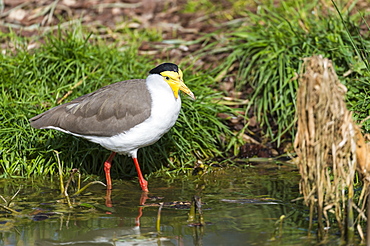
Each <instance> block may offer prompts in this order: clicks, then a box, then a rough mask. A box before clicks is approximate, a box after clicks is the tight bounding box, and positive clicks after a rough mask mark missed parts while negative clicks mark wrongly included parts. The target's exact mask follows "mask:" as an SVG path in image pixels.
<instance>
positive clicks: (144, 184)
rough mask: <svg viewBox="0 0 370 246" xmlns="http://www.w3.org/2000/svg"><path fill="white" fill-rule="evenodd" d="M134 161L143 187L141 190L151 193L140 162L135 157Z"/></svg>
mask: <svg viewBox="0 0 370 246" xmlns="http://www.w3.org/2000/svg"><path fill="white" fill-rule="evenodd" d="M132 160H133V161H134V164H135V168H136V172H137V176H138V178H139V183H140V186H141V189H142V190H143V191H145V192H149V190H148V181H146V180H145V179H144V177H143V174H142V173H141V169H140V165H139V162H138V161H137V158H135V157H133V158H132Z"/></svg>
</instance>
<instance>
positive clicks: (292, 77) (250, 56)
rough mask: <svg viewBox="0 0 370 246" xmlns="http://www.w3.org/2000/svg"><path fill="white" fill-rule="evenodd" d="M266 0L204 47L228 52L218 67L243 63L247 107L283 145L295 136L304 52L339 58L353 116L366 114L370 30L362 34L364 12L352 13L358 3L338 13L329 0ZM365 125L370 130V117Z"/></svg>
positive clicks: (369, 107) (241, 86) (240, 83)
mask: <svg viewBox="0 0 370 246" xmlns="http://www.w3.org/2000/svg"><path fill="white" fill-rule="evenodd" d="M262 2H264V4H261V5H260V7H259V8H258V9H257V12H256V13H252V12H245V13H244V16H245V17H244V18H242V19H239V20H238V21H232V22H230V23H229V25H228V26H227V27H228V29H229V31H228V33H227V34H224V35H222V36H221V37H222V38H220V39H218V40H217V41H216V42H213V43H210V44H208V45H207V46H206V48H205V50H203V52H205V53H206V54H207V55H209V53H229V55H228V57H227V58H226V61H225V62H224V63H222V64H221V65H220V66H219V67H218V69H217V70H216V71H215V72H217V73H219V74H220V75H222V74H225V71H228V69H229V68H230V67H232V66H233V65H235V64H238V70H237V73H238V77H237V82H236V89H237V90H238V91H242V92H243V91H244V90H246V88H248V87H252V88H253V92H252V93H251V94H250V95H247V96H248V98H249V99H250V100H251V102H250V104H249V105H248V107H246V108H244V110H245V111H248V110H249V109H252V110H253V112H254V114H255V115H256V116H257V119H258V121H259V123H260V124H261V126H262V127H263V128H264V129H265V134H266V136H267V137H268V138H269V139H271V140H272V141H275V142H276V143H277V144H278V145H279V144H280V143H281V141H284V140H288V141H289V139H290V140H291V139H293V137H294V135H295V106H296V105H295V102H296V90H297V87H298V82H297V75H298V73H299V71H300V67H301V65H302V62H303V60H302V58H304V57H309V56H312V55H319V54H320V55H323V56H324V57H327V58H329V59H331V60H332V61H333V62H334V65H335V69H336V72H337V74H338V76H339V78H340V80H341V81H342V83H344V84H345V85H346V86H347V88H348V94H347V102H348V107H349V109H350V110H352V111H353V112H354V118H355V119H356V120H359V121H360V120H362V119H364V118H365V117H367V116H368V115H369V114H370V103H369V101H370V97H369V94H368V88H369V85H370V83H369V78H370V73H369V66H368V62H369V47H370V36H369V34H368V33H369V32H364V33H363V34H362V35H360V32H359V26H360V24H361V23H362V22H363V21H364V20H363V19H362V18H361V15H360V14H357V15H349V14H347V13H348V12H349V11H350V10H351V7H353V5H351V6H350V7H349V8H348V9H346V10H345V11H344V10H342V12H341V13H338V12H336V10H335V7H334V5H333V4H332V3H331V2H330V1H328V2H327V3H326V4H327V5H328V6H329V7H330V8H328V7H327V6H323V5H322V1H313V2H311V3H308V2H307V1H303V0H300V1H280V3H279V5H278V6H275V5H273V4H272V3H270V2H269V1H262ZM338 9H341V8H338ZM368 30H370V29H369V28H368ZM212 35H213V37H215V36H216V35H214V34H212ZM363 128H364V130H366V131H367V132H370V121H367V122H365V123H364V126H363Z"/></svg>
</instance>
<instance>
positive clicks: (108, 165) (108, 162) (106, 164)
mask: <svg viewBox="0 0 370 246" xmlns="http://www.w3.org/2000/svg"><path fill="white" fill-rule="evenodd" d="M115 155H116V152H112V153H111V154H110V156H109V157H108V159H107V160H106V161H105V162H104V172H105V180H106V182H107V189H108V190H111V189H112V180H111V178H110V168H111V166H112V161H113V158H114V156H115Z"/></svg>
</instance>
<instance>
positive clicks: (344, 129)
mask: <svg viewBox="0 0 370 246" xmlns="http://www.w3.org/2000/svg"><path fill="white" fill-rule="evenodd" d="M303 69H304V73H301V76H300V78H299V89H298V93H297V117H298V131H297V135H296V139H295V143H294V147H295V151H296V153H297V155H298V167H299V171H300V174H301V181H300V190H301V193H303V196H304V201H305V203H306V205H308V206H310V211H311V220H310V221H311V223H312V216H313V212H317V218H318V226H319V228H318V229H319V230H318V231H319V235H320V233H321V235H323V234H324V228H325V226H326V227H328V228H329V226H330V224H329V218H328V212H329V211H330V212H334V214H335V217H336V220H337V222H338V226H339V227H340V230H341V232H342V235H347V237H351V235H352V236H353V231H354V229H353V212H352V205H351V204H352V198H353V182H354V176H355V171H356V163H357V159H356V138H355V136H356V129H357V128H356V126H355V124H354V123H353V121H352V118H351V115H352V114H351V112H350V111H348V110H347V108H346V105H345V100H344V97H345V93H346V87H345V86H344V85H342V84H341V83H340V82H339V80H338V77H337V75H336V73H335V71H334V68H333V64H332V63H331V61H329V60H328V59H325V58H323V57H322V56H313V57H309V58H305V59H304V66H303ZM302 72H303V71H302ZM323 219H325V222H326V224H325V226H324V220H323Z"/></svg>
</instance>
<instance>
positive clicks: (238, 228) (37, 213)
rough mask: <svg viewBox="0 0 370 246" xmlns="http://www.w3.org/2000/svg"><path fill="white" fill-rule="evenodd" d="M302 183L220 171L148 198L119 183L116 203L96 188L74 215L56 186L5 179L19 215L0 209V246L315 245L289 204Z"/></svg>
mask: <svg viewBox="0 0 370 246" xmlns="http://www.w3.org/2000/svg"><path fill="white" fill-rule="evenodd" d="M298 182H299V175H298V173H297V171H296V170H294V169H292V168H291V167H289V166H285V165H279V166H278V165H277V164H274V163H270V164H258V165H256V166H254V167H248V168H244V169H243V168H227V169H222V168H220V169H216V170H213V171H212V172H209V173H206V174H204V175H203V176H202V177H192V178H191V179H181V178H177V179H175V180H168V179H167V180H161V179H155V178H151V179H149V189H150V193H149V194H147V195H146V194H142V193H141V191H140V187H139V185H138V183H136V182H133V181H132V182H131V181H116V182H114V183H113V188H114V189H113V190H112V193H111V204H110V202H109V201H107V199H106V197H107V196H106V191H105V189H104V187H102V186H100V185H93V186H91V187H89V188H88V189H87V190H86V191H85V192H84V193H83V194H82V195H80V196H77V197H75V198H73V199H72V200H71V201H72V203H73V208H72V209H70V208H68V206H67V205H66V203H65V200H64V199H62V198H61V197H60V196H59V190H58V181H55V182H53V183H47V182H46V183H44V184H43V185H35V184H32V183H26V182H25V181H23V182H20V181H17V182H15V181H14V180H13V181H12V180H10V181H9V180H8V181H5V180H4V181H2V182H1V183H0V192H1V193H0V194H2V195H3V196H4V198H5V199H7V200H9V199H10V197H11V196H12V195H13V194H14V193H15V192H16V191H17V190H18V188H19V187H20V185H21V184H22V188H21V191H20V193H19V194H18V195H17V197H16V198H15V199H14V200H13V202H12V204H11V205H10V207H11V208H13V209H15V210H17V211H19V212H20V214H19V215H16V216H15V215H11V214H10V213H9V212H6V211H4V210H0V245H79V246H81V245H179V246H181V245H227V246H231V245H315V244H316V243H317V242H316V241H315V238H314V237H307V233H308V232H307V228H308V214H307V209H306V208H305V207H304V206H302V202H301V201H298V202H292V200H293V199H295V198H297V197H299V196H300V195H299V192H298ZM194 196H197V197H199V198H200V200H201V203H202V206H201V212H202V216H200V214H199V211H197V213H196V216H195V219H194V220H192V221H189V212H190V210H189V205H191V201H192V200H193V198H194ZM0 203H1V202H0ZM140 203H143V204H144V206H140ZM161 203H163V205H162V208H161V209H160V204H161ZM3 204H4V202H3ZM107 205H108V207H107ZM110 206H111V207H110ZM159 212H160V213H159ZM159 214H160V217H159V216H158V215H159ZM281 216H285V219H283V220H282V221H280V222H279V219H280V218H281ZM200 218H202V219H203V221H204V225H199V222H200ZM337 243H338V242H337V240H336V239H334V240H332V244H333V245H337Z"/></svg>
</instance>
